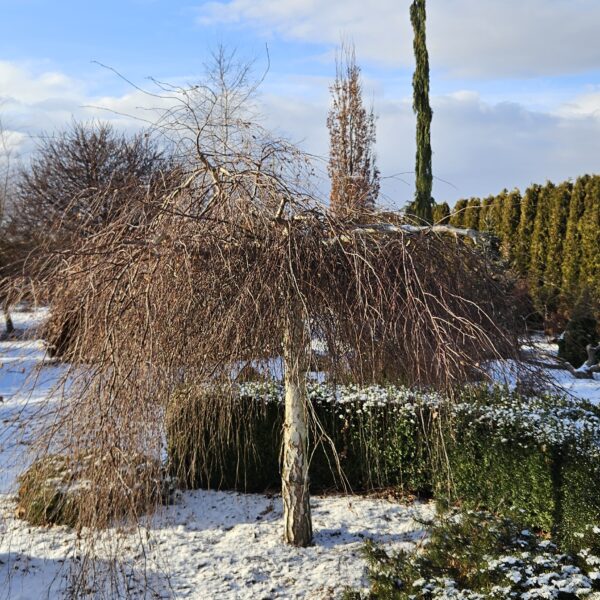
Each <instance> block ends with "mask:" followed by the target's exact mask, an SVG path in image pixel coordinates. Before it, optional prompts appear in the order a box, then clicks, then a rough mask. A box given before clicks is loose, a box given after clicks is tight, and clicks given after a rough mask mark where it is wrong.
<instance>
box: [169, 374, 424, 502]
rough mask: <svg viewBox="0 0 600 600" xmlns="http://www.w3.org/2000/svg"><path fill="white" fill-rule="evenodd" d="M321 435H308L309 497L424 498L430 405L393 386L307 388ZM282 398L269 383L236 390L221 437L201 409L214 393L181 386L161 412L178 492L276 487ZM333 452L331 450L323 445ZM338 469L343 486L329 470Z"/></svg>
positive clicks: (279, 483) (249, 490)
mask: <svg viewBox="0 0 600 600" xmlns="http://www.w3.org/2000/svg"><path fill="white" fill-rule="evenodd" d="M309 395H310V399H311V403H312V407H313V409H314V413H315V416H316V417H317V419H318V421H319V423H320V425H321V427H322V430H317V431H313V432H312V435H311V448H310V452H311V463H310V483H311V489H312V491H324V490H343V489H345V487H344V486H345V483H347V484H348V485H349V486H350V488H351V489H353V490H373V489H378V488H387V487H393V488H396V489H398V490H399V491H402V492H408V491H410V492H415V493H420V494H427V493H430V492H431V479H432V477H431V472H430V464H431V461H430V459H429V453H428V445H427V440H426V439H425V437H424V435H423V426H422V423H428V422H430V420H431V407H429V406H427V405H426V404H425V403H422V404H420V403H418V402H417V401H416V399H415V397H414V394H408V393H407V392H406V391H405V390H399V389H397V388H383V387H378V386H372V387H370V388H368V389H361V388H358V387H355V386H340V387H338V388H337V389H336V390H333V389H332V388H328V387H326V386H319V385H311V386H309ZM282 396H283V390H282V388H281V386H279V385H277V384H243V385H242V386H240V389H239V401H238V404H237V407H236V410H230V409H229V407H227V408H226V409H225V411H227V412H228V415H227V419H228V420H227V421H226V422H227V426H226V427H225V433H223V431H216V430H215V429H213V428H212V427H211V424H212V423H213V422H214V419H215V417H214V413H211V416H210V417H208V418H207V417H206V412H205V411H204V410H203V408H204V407H203V403H210V402H218V401H219V398H218V397H217V398H215V392H214V391H211V392H206V391H202V390H201V389H199V388H182V389H181V390H179V391H178V393H176V394H175V395H174V397H173V399H172V401H171V403H170V405H169V408H168V410H167V446H168V454H169V468H170V473H171V474H172V475H173V476H175V477H176V478H177V479H178V480H179V481H180V482H181V483H182V484H183V485H184V486H185V487H188V488H197V487H206V488H217V489H236V490H241V491H246V492H262V491H265V490H267V489H271V488H272V489H276V488H278V487H280V485H281V480H280V474H279V456H280V449H281V439H282V424H283V405H282V403H281V402H280V400H281V398H282ZM331 444H333V448H335V452H334V450H333V449H332V447H331ZM337 460H339V464H340V466H341V470H342V472H343V475H344V478H345V481H342V479H341V477H340V474H339V470H338V468H337Z"/></svg>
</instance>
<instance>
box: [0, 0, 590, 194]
mask: <svg viewBox="0 0 600 600" xmlns="http://www.w3.org/2000/svg"><path fill="white" fill-rule="evenodd" d="M408 5H409V1H408V0H371V1H370V2H369V3H367V2H364V0H330V1H329V2H325V1H323V0H320V1H317V0H225V1H222V2H221V1H213V2H179V1H177V0H174V1H171V2H169V1H167V0H121V1H120V2H117V1H115V0H105V1H103V2H97V1H85V2H84V1H82V0H80V1H79V2H75V1H72V0H67V1H65V0H55V1H53V2H51V1H44V0H13V1H7V0H0V14H2V35H0V118H1V119H2V123H3V126H4V128H5V129H6V130H7V131H8V132H12V138H11V139H12V145H13V146H14V148H15V152H16V153H20V154H21V155H22V156H23V157H24V158H26V154H27V151H28V149H29V148H30V147H31V136H35V135H37V134H38V133H39V132H40V131H41V130H45V131H48V130H52V129H57V128H60V127H62V126H64V124H65V123H66V122H68V121H69V120H70V119H71V118H72V116H75V117H76V118H90V117H94V116H95V117H98V116H102V117H104V118H111V119H114V118H116V117H115V115H113V114H110V113H106V112H104V111H99V110H98V109H91V108H84V107H89V106H95V107H108V108H111V109H113V110H115V111H117V112H124V113H130V112H135V110H136V109H137V106H138V105H139V102H140V99H139V98H136V96H135V94H134V93H133V90H132V89H131V88H130V87H129V86H127V84H126V83H124V82H123V81H121V80H119V79H118V78H117V77H115V76H114V74H112V73H111V72H110V71H107V70H105V69H102V68H101V67H99V66H98V65H96V64H95V63H94V62H93V61H99V62H101V63H105V64H107V65H110V66H112V67H114V68H115V69H117V70H118V71H119V72H121V73H123V74H124V75H125V76H126V77H128V78H129V79H131V80H132V81H134V82H136V83H138V84H144V81H145V80H144V78H145V77H147V76H154V77H156V78H158V79H161V80H168V81H176V82H193V81H195V80H196V79H197V78H199V77H201V74H202V72H203V64H204V63H205V62H206V61H207V60H209V55H210V51H211V48H214V47H215V46H216V45H217V44H219V43H222V44H225V45H227V46H229V47H236V48H237V49H238V53H239V54H240V56H242V57H244V58H255V59H256V69H257V71H260V70H261V69H263V68H264V67H265V65H266V53H265V45H268V47H269V55H270V59H271V66H270V71H269V73H268V76H267V78H266V80H265V83H264V85H263V92H262V100H261V101H262V103H263V109H264V114H265V119H266V121H267V123H268V124H269V125H270V126H272V127H273V128H276V129H277V130H278V131H279V132H283V133H285V134H287V135H288V136H290V137H291V138H292V139H293V140H294V141H298V142H299V143H300V144H301V145H302V146H303V147H304V148H306V149H307V150H309V151H311V152H313V153H315V154H317V155H319V156H322V157H325V156H326V153H327V132H326V130H325V127H324V123H325V118H326V114H327V108H328V90H327V86H328V84H329V81H330V80H331V77H332V76H333V72H334V65H333V56H334V52H335V48H336V46H337V44H339V41H340V40H341V39H342V37H343V38H346V39H351V40H353V41H354V43H355V44H356V48H357V57H358V60H359V63H360V64H361V65H362V67H363V76H364V81H365V90H366V92H367V95H368V99H369V100H372V101H373V103H374V106H375V111H376V113H377V114H378V115H379V121H378V145H377V153H378V157H379V163H380V166H381V169H382V171H383V173H384V174H385V175H391V174H392V173H397V172H406V171H410V170H412V168H413V165H412V162H413V154H414V141H413V137H414V117H413V116H412V112H411V109H410V93H411V89H410V78H411V73H412V68H413V63H412V61H413V59H412V54H411V46H410V44H411V32H410V24H409V19H408ZM428 11H429V12H428V42H429V47H430V54H431V64H432V73H431V77H432V104H433V108H434V122H433V143H434V172H435V173H436V175H437V177H438V178H439V179H438V180H437V183H436V185H435V189H434V195H435V196H436V198H437V199H439V200H444V199H446V200H449V201H451V202H452V201H454V200H455V199H456V198H458V197H462V196H469V195H475V194H477V195H483V194H488V193H495V192H497V191H499V190H500V189H501V188H503V187H509V188H510V187H513V186H519V187H524V186H526V185H528V184H529V183H531V182H532V181H544V180H545V179H554V180H560V179H565V178H568V177H576V176H577V175H580V174H582V173H584V172H598V171H600V167H599V165H598V161H599V160H600V158H599V157H600V36H598V35H597V24H598V23H600V2H598V0H520V1H517V0H486V1H481V0H429V2H428ZM122 124H124V125H128V126H131V122H129V123H126V122H125V121H123V123H122ZM403 178H404V179H405V182H401V181H395V180H386V183H385V186H384V193H385V196H386V202H387V203H389V204H392V205H402V204H403V203H404V202H405V201H406V200H408V199H410V197H411V195H412V182H411V176H410V175H406V176H403ZM446 181H447V182H449V183H445V182H446ZM450 184H451V185H450Z"/></svg>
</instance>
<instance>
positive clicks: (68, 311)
mask: <svg viewBox="0 0 600 600" xmlns="http://www.w3.org/2000/svg"><path fill="white" fill-rule="evenodd" d="M225 58H226V57H225V56H224V55H221V56H220V58H219V61H218V65H219V67H220V68H219V69H218V71H217V77H216V78H214V79H209V80H208V81H207V83H206V84H205V85H202V86H195V87H194V88H191V89H184V88H168V89H167V90H166V92H165V93H168V94H169V95H170V97H175V98H177V104H176V106H175V107H174V108H172V109H169V111H168V112H167V113H165V114H163V115H162V122H163V123H168V126H165V134H166V135H169V137H170V139H179V140H180V146H179V149H180V151H181V152H180V155H181V156H183V157H185V165H186V168H185V173H182V175H181V178H180V180H179V183H178V184H177V185H175V186H172V185H169V186H165V188H164V189H163V190H162V191H161V190H158V189H156V188H154V189H153V190H152V193H151V194H148V195H147V196H146V197H145V198H134V199H133V201H132V203H131V205H130V206H129V207H128V211H124V212H122V213H120V214H119V215H118V217H117V218H115V220H113V221H111V222H110V223H107V224H106V226H105V227H104V228H103V229H101V230H100V231H98V232H97V233H96V234H95V235H94V236H87V237H82V238H81V239H80V240H79V241H78V244H77V245H76V246H74V247H70V248H69V249H68V251H67V252H59V253H56V252H55V251H54V252H53V249H49V251H48V252H47V254H46V255H45V257H44V269H40V270H39V271H38V272H40V273H43V277H41V278H40V280H39V281H38V287H39V288H40V289H42V290H43V291H44V294H45V295H47V296H48V297H49V298H51V300H52V311H53V313H54V314H55V315H58V316H59V317H60V318H68V317H69V316H72V315H74V314H76V315H77V318H78V322H79V323H80V327H79V328H78V330H77V339H76V343H75V344H74V348H73V350H72V352H71V353H70V356H71V357H72V360H73V364H74V369H73V371H72V372H71V380H70V390H71V391H72V390H76V391H77V393H70V394H68V395H66V396H65V397H64V400H63V403H64V405H63V406H62V407H61V408H60V410H58V411H57V415H59V416H58V418H59V422H58V424H57V426H56V427H55V428H53V429H52V432H51V434H52V435H54V436H59V435H60V431H61V424H62V428H63V429H65V430H66V431H68V440H69V442H68V444H67V445H66V446H65V450H64V451H65V452H67V453H70V455H71V456H72V457H73V459H74V460H75V459H76V457H77V456H81V455H82V453H84V454H85V453H87V454H89V453H94V454H96V453H97V454H99V455H101V456H103V457H111V460H102V461H91V462H90V464H89V467H88V469H89V472H87V473H86V478H87V480H88V481H89V485H87V486H86V487H85V489H84V490H83V491H82V493H83V494H85V495H86V500H85V511H82V513H81V517H80V518H81V521H82V522H81V524H82V525H86V526H88V527H89V528H90V530H93V529H94V528H97V527H98V526H101V525H102V524H105V523H106V522H107V521H108V520H109V519H110V516H111V515H113V514H115V512H116V511H117V512H118V513H119V514H131V515H132V516H134V517H135V516H137V515H136V514H135V511H134V509H133V508H132V507H139V506H140V505H141V506H143V507H144V509H147V507H148V502H142V503H141V504H140V503H133V502H132V496H134V495H135V494H138V495H139V494H140V493H142V492H140V490H142V491H145V492H144V493H146V494H147V496H148V498H153V497H156V494H155V495H152V494H151V491H152V485H153V484H152V482H150V483H148V485H146V486H140V481H139V480H140V475H139V473H136V472H133V473H132V474H131V477H130V478H129V479H128V478H127V477H128V476H125V475H123V471H122V470H119V469H118V468H117V467H118V464H117V465H115V464H114V462H115V461H116V462H117V463H118V462H119V461H123V460H125V458H126V457H128V456H139V455H140V453H143V454H144V455H145V456H149V457H153V459H154V460H156V461H159V460H160V457H161V455H162V452H163V448H162V443H161V440H162V439H164V436H163V426H164V415H165V408H166V407H167V406H168V405H169V402H171V401H173V398H175V397H176V391H177V390H178V389H180V388H181V386H185V385H190V384H193V385H197V386H198V385H199V386H200V387H201V388H202V389H203V390H204V398H205V400H203V405H202V411H203V415H202V416H200V417H199V419H203V420H204V422H205V423H207V424H210V427H211V428H212V431H213V432H214V435H211V436H209V437H210V439H208V440H205V443H207V444H210V445H211V449H212V448H213V446H214V445H215V444H218V440H219V438H227V437H230V436H235V432H232V430H231V427H232V423H233V422H234V421H235V419H233V415H236V414H239V411H241V410H243V408H242V405H241V403H240V402H239V394H238V393H237V387H236V381H235V370H236V368H238V367H239V365H243V364H248V363H251V364H255V363H256V362H261V361H262V362H265V363H267V364H271V363H272V362H273V361H281V362H282V364H283V367H284V369H283V371H284V375H283V377H284V383H285V419H284V425H283V427H284V432H283V448H282V468H281V473H282V488H281V493H282V498H283V506H284V527H283V532H284V539H285V541H286V542H288V543H290V544H294V545H297V546H307V545H309V544H311V543H312V522H311V515H310V498H309V475H308V468H309V459H310V458H309V457H310V455H309V451H308V448H309V445H310V444H311V443H313V442H314V440H315V438H316V435H315V432H317V431H318V430H319V429H318V428H319V424H318V422H317V421H316V417H315V415H314V413H313V411H312V409H311V405H310V402H309V400H308V397H307V391H306V380H307V376H308V371H309V368H310V364H311V352H312V350H311V348H312V342H313V341H314V340H319V341H320V343H321V344H323V345H324V346H325V347H326V349H327V354H328V356H329V359H330V360H329V365H330V366H329V367H328V373H327V376H328V378H329V379H330V380H331V381H336V380H340V379H342V378H344V379H346V380H348V379H350V380H352V381H354V382H356V383H357V384H366V383H369V382H373V381H381V380H382V378H383V374H384V373H385V377H386V380H388V381H389V380H395V381H401V382H403V383H406V384H416V385H420V386H434V387H436V388H443V389H452V388H453V387H454V386H456V385H459V384H460V383H461V382H464V381H465V380H467V379H469V378H471V377H473V376H474V375H475V374H476V372H477V370H479V369H482V367H481V366H480V365H482V364H483V362H484V361H485V360H488V359H494V358H498V357H500V356H516V349H517V347H518V346H517V343H516V338H515V336H514V335H513V332H514V330H513V328H512V323H513V320H512V318H511V316H510V315H511V312H512V307H511V303H510V293H509V289H508V287H506V286H505V284H504V283H503V282H502V281H503V280H502V277H500V276H499V274H498V273H496V272H494V269H493V267H491V266H489V265H487V264H486V263H485V261H484V259H483V258H482V255H481V254H479V253H478V251H477V249H476V248H475V247H474V246H473V245H472V244H471V243H464V242H463V241H462V237H461V236H462V235H463V234H465V235H470V232H466V231H463V230H456V229H454V228H450V227H449V226H446V225H437V226H431V227H429V226H427V227H420V226H414V225H407V224H405V223H403V221H402V216H401V215H393V214H390V213H385V214H383V213H382V214H378V213H373V214H372V218H371V220H370V222H368V223H364V222H361V223H360V224H357V223H353V222H349V221H348V220H347V219H337V218H335V217H334V216H332V215H331V213H330V212H329V211H328V210H327V208H326V205H325V204H324V203H322V202H320V201H319V199H318V197H317V196H316V194H314V193H312V192H311V191H310V187H309V181H310V169H311V165H310V162H309V160H308V158H307V157H306V156H305V155H304V154H302V153H301V152H300V151H299V150H298V149H296V148H295V147H293V146H292V145H290V144H289V143H287V142H286V141H285V140H281V139H277V138H275V137H274V136H272V135H271V134H270V133H269V132H268V131H266V130H264V129H263V128H262V127H261V126H260V125H258V124H257V123H256V121H255V120H252V119H251V116H252V115H251V113H252V104H250V108H248V102H249V99H250V98H251V97H252V88H251V86H250V87H249V86H247V85H246V79H245V73H243V72H240V71H239V70H234V71H233V73H232V71H231V69H232V66H231V63H228V64H227V65H223V60H225ZM227 60H229V59H227ZM223 67H227V68H223ZM234 109H235V110H234ZM149 206H150V207H151V209H149ZM448 232H451V233H453V234H458V235H448ZM473 273H478V277H477V278H474V277H473V276H472V274H473ZM80 365H85V366H86V368H85V369H81V368H80ZM91 432H93V433H94V435H90V433H91ZM311 436H312V441H311ZM43 443H44V447H48V446H49V445H50V441H49V440H48V439H44V440H43ZM116 449H118V452H117V451H116ZM213 454H214V453H213ZM117 478H118V480H117ZM111 482H113V483H114V485H111ZM156 485H159V484H158V483H157V484H156ZM107 490H110V495H109V494H108V492H107Z"/></svg>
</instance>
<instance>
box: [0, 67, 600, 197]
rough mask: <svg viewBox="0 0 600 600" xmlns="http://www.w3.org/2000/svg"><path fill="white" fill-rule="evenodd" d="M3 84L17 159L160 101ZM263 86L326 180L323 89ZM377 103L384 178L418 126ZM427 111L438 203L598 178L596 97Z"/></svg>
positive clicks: (12, 78) (395, 189)
mask: <svg viewBox="0 0 600 600" xmlns="http://www.w3.org/2000/svg"><path fill="white" fill-rule="evenodd" d="M0 78H1V81H2V89H3V90H10V96H4V97H2V96H0V119H1V120H2V122H3V125H4V127H5V128H6V129H7V130H10V131H12V132H14V133H13V134H12V136H11V138H10V139H11V148H14V149H20V150H21V152H22V153H23V154H25V153H26V152H27V151H28V150H29V149H30V148H31V146H32V144H33V141H34V140H35V136H36V135H38V134H39V133H40V132H42V131H46V132H52V130H54V129H56V128H60V127H62V126H64V125H65V124H67V123H68V122H69V121H70V120H71V119H72V118H73V116H74V117H76V118H79V119H85V118H92V117H95V118H102V119H111V120H115V121H116V122H118V124H119V126H123V127H128V128H132V127H139V126H140V124H141V123H140V122H139V121H136V120H135V119H133V118H132V116H137V117H141V118H148V117H150V118H152V113H148V108H149V107H156V106H157V99H155V98H149V97H147V96H144V95H143V94H141V93H140V92H137V91H132V90H127V93H125V94H122V95H115V96H103V97H97V96H95V95H94V94H91V93H89V92H88V91H87V89H86V85H85V84H84V83H83V82H82V81H80V80H74V79H72V78H69V77H67V76H65V75H64V74H60V73H55V72H52V73H51V74H47V73H43V72H42V73H36V72H35V70H33V69H30V68H26V67H23V66H22V65H21V66H19V65H14V64H11V63H0ZM267 84H268V85H267V86H265V88H264V92H263V95H262V97H261V98H260V101H261V103H262V112H263V114H264V115H265V121H266V124H267V125H268V126H270V127H272V128H275V129H277V130H278V131H279V132H282V133H285V134H287V135H288V136H289V137H290V138H291V139H292V140H294V141H299V142H300V143H301V145H302V146H303V147H304V148H305V149H306V150H308V151H309V152H311V153H313V154H316V155H317V156H319V157H321V160H319V161H317V166H318V170H319V171H320V173H321V174H322V175H323V177H325V174H326V156H327V150H328V138H327V130H326V127H325V120H326V115H327V109H328V103H329V98H328V92H327V87H326V85H325V82H324V81H321V80H318V81H315V80H314V79H313V78H306V79H304V80H303V79H300V78H290V79H287V78H282V79H279V80H277V81H269V80H268V82H267ZM316 90H320V91H316ZM374 103H375V109H376V112H377V113H378V115H379V119H378V130H377V131H378V133H377V138H378V143H377V154H378V157H379V164H380V166H381V169H382V171H383V175H384V176H390V175H393V174H396V173H402V172H406V171H412V170H413V168H414V166H413V165H414V126H415V119H414V115H413V113H412V108H411V101H410V98H408V97H406V98H390V97H389V96H386V95H385V90H384V89H383V88H379V89H376V92H375V97H374ZM432 104H433V109H434V120H433V127H432V135H433V150H434V157H433V167H434V173H435V175H436V176H437V177H438V178H439V179H438V180H436V182H435V186H434V195H435V197H436V198H437V199H438V200H451V201H453V200H455V199H456V198H458V197H462V196H470V195H487V194H490V193H496V192H498V191H500V190H501V189H502V188H504V187H508V188H511V187H513V186H519V187H525V186H527V185H528V184H530V183H531V182H543V181H545V180H546V179H553V180H555V181H560V180H563V179H567V178H569V177H576V176H577V175H579V174H582V173H585V172H594V171H598V163H597V157H598V156H600V117H599V116H598V110H599V109H600V94H599V93H598V92H596V91H595V90H589V92H586V93H585V94H583V95H581V94H580V95H578V96H574V97H573V98H572V99H571V100H569V101H568V102H566V103H564V104H563V105H562V106H561V107H560V109H559V110H558V111H556V112H555V113H550V112H544V111H540V110H532V109H530V108H527V107H525V106H523V105H521V104H519V103H515V102H513V103H510V102H499V103H492V102H488V101H485V100H483V99H482V98H481V97H480V96H479V95H478V94H477V93H475V92H473V91H471V90H468V89H466V90H464V91H459V92H456V93H453V94H450V95H446V96H437V97H434V98H433V99H432ZM92 106H94V107H96V108H91V107H92ZM98 107H103V108H105V109H108V110H100V108H98ZM117 113H122V114H125V115H129V116H127V117H120V116H119V115H118V114H117ZM29 136H32V137H33V140H32V137H29ZM401 177H402V179H404V180H405V181H406V182H407V183H408V185H407V183H404V182H402V181H401V180H399V179H385V180H384V185H383V192H384V194H385V196H386V198H387V202H388V203H389V204H391V205H393V206H402V205H403V204H404V203H405V202H406V201H408V200H410V199H411V197H412V193H413V191H412V189H413V188H412V180H413V176H412V175H411V174H410V173H409V174H406V175H403V176H401ZM442 180H446V181H448V182H450V183H451V184H453V185H454V186H456V188H458V189H455V188H454V187H452V186H451V185H448V184H447V183H444V182H443V181H442ZM323 187H325V185H324V186H323Z"/></svg>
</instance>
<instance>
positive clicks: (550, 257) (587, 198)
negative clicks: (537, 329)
mask: <svg viewBox="0 0 600 600" xmlns="http://www.w3.org/2000/svg"><path fill="white" fill-rule="evenodd" d="M434 220H435V221H436V222H441V223H450V224H451V225H454V226H456V227H469V228H473V229H478V230H480V231H489V232H492V233H493V234H494V235H495V236H496V238H497V240H498V243H499V248H498V251H499V253H500V255H501V256H502V258H503V259H504V260H506V261H507V263H508V264H509V265H510V267H511V268H512V269H513V270H514V271H515V272H516V274H517V275H518V276H519V277H520V278H522V280H523V281H524V282H526V284H527V288H528V291H529V294H530V295H531V298H532V300H533V303H534V306H535V309H536V310H537V311H538V312H539V313H540V315H541V316H542V317H544V319H545V320H546V322H548V321H551V320H553V319H555V318H556V317H558V318H559V320H561V317H565V318H568V317H571V316H573V313H574V312H576V311H577V310H579V309H580V308H581V309H582V310H589V311H592V312H593V313H594V314H595V315H596V316H598V315H599V314H600V175H584V176H582V177H579V178H578V179H577V180H576V181H575V182H574V183H573V182H571V181H565V182H563V183H561V184H558V185H555V184H553V183H551V182H548V183H546V185H537V184H536V185H531V186H530V187H529V188H527V190H525V193H524V194H521V192H520V191H519V190H518V189H515V190H513V191H510V192H509V191H508V190H506V189H505V190H503V191H502V192H501V193H500V194H498V195H497V196H489V197H487V198H484V199H481V198H471V199H469V200H466V199H463V200H459V201H458V202H457V203H456V205H455V207H454V209H453V210H450V208H449V206H448V204H447V203H443V204H438V205H436V206H435V209H434Z"/></svg>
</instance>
